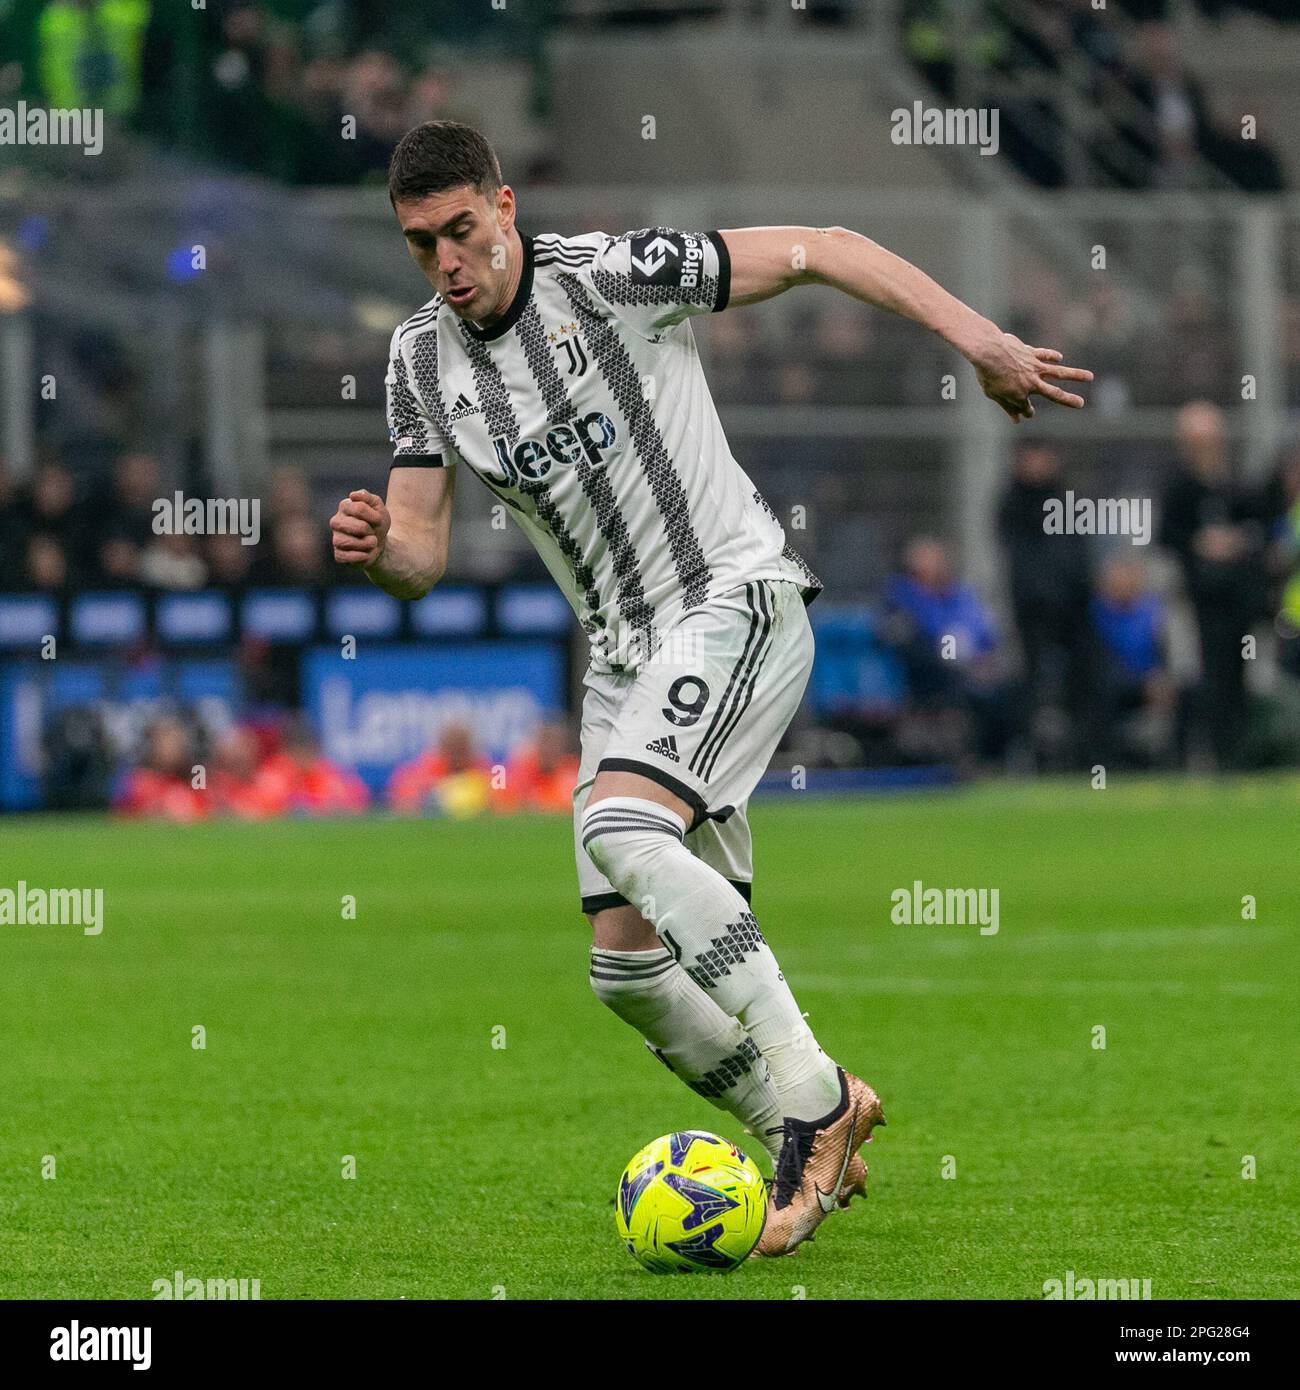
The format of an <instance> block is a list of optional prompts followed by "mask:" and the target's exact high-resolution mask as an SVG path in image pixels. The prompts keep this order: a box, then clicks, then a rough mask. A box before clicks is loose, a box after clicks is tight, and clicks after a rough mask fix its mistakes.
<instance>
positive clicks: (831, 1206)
mask: <svg viewBox="0 0 1300 1390" xmlns="http://www.w3.org/2000/svg"><path fill="white" fill-rule="evenodd" d="M857 1119H858V1107H857V1105H856V1104H855V1105H854V1107H853V1114H852V1116H851V1117H850V1122H849V1137H848V1139H847V1141H846V1142H845V1145H844V1162H843V1163H841V1164H840V1175H839V1177H838V1178H836V1179H835V1186H834V1187H832V1188H831V1190H830V1192H829V1194H828V1193H825V1192H823V1191H822V1190H821V1188H820V1187H818V1186H817V1184H816V1183H815V1182H814V1183H813V1191H814V1192H815V1193H816V1194H817V1205H818V1206H819V1207H821V1209H822V1215H823V1216H829V1215H830V1214H831V1212H833V1211H834V1210H835V1207H836V1204H837V1203H838V1201H839V1197H840V1188H841V1187H843V1186H844V1174H845V1173H847V1172H848V1171H849V1160H850V1159H852V1157H853V1136H854V1134H856V1133H857Z"/></svg>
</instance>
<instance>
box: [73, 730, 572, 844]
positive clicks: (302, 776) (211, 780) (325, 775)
mask: <svg viewBox="0 0 1300 1390" xmlns="http://www.w3.org/2000/svg"><path fill="white" fill-rule="evenodd" d="M141 743H142V747H141V749H140V756H139V761H138V763H137V765H136V766H134V767H132V768H130V769H129V771H127V772H126V773H125V774H124V775H123V776H119V777H115V776H114V772H113V766H112V758H111V755H110V754H109V752H108V750H107V748H103V749H101V750H100V751H99V753H98V755H93V754H92V755H91V756H89V757H86V756H84V750H83V760H82V763H81V766H80V770H79V771H80V776H79V781H78V784H77V785H78V788H79V792H80V804H82V805H94V804H100V805H102V804H105V803H111V805H112V806H113V809H114V810H116V811H117V812H118V813H119V814H121V815H124V816H147V817H159V818H163V819H167V820H174V821H196V820H207V819H209V818H211V817H213V816H233V817H237V818H239V819H242V820H265V819H267V818H269V817H273V816H346V815H356V814H358V813H359V812H362V811H365V810H367V809H369V808H370V807H371V806H372V798H371V796H370V793H369V791H368V790H367V788H366V785H365V783H364V782H362V780H361V779H360V778H359V777H358V776H357V775H356V773H355V772H354V771H352V770H351V769H349V768H347V767H344V766H342V765H341V764H339V763H337V762H334V761H332V760H331V759H330V758H328V757H326V756H325V754H324V753H322V751H321V749H320V746H319V744H318V742H317V740H316V738H315V736H314V734H313V733H312V731H311V729H310V728H309V726H308V725H307V724H306V722H305V721H303V720H301V719H295V720H291V721H289V722H288V723H283V722H280V723H276V722H263V723H248V724H237V725H235V726H233V727H232V728H230V729H228V730H226V731H225V732H224V733H223V734H221V735H220V736H219V737H218V738H216V739H215V740H213V741H212V742H211V745H210V746H204V743H203V739H202V735H201V733H200V730H199V729H198V727H197V726H196V725H194V724H192V723H191V722H190V721H187V720H185V719H183V718H180V717H177V716H175V715H167V716H163V717H160V718H158V719H156V720H155V721H154V722H153V723H151V724H150V725H149V726H148V727H147V728H146V729H145V731H144V733H143V736H142V740H141ZM577 780H578V761H577V759H576V758H575V757H574V756H573V755H572V753H571V752H570V751H569V743H568V732H567V730H566V729H565V727H564V726H563V725H562V724H542V725H539V727H538V729H537V731H536V733H535V734H534V736H533V737H532V738H531V739H529V740H527V741H526V742H525V743H523V744H521V745H519V746H518V747H516V748H515V749H514V750H513V751H512V753H511V755H510V757H509V758H508V759H506V761H505V762H502V763H497V764H493V763H491V762H489V761H488V759H487V758H485V757H483V756H482V755H481V754H480V753H479V752H478V751H477V749H476V747H475V744H474V738H473V734H472V731H471V730H470V729H469V728H467V727H466V726H464V725H461V724H455V723H449V724H446V725H444V727H443V728H442V730H441V732H440V734H439V735H438V738H437V739H436V740H435V741H434V742H433V743H432V744H431V745H430V747H429V748H427V749H426V750H425V751H424V752H423V753H421V754H420V755H419V756H418V757H417V758H414V759H412V760H411V761H410V762H408V763H404V764H402V765H401V766H399V767H398V768H397V769H396V771H395V772H394V773H393V775H392V777H391V778H390V780H389V783H388V786H387V787H386V788H385V791H384V795H383V797H382V798H381V799H379V800H377V801H375V802H374V803H373V804H374V805H375V806H376V807H377V808H379V809H384V808H386V809H388V810H390V811H393V812H396V813H399V814H402V815H442V816H450V817H453V818H455V819H458V820H460V819H467V818H469V817H473V816H478V815H484V814H488V813H492V814H497V815H509V814H513V813H515V812H520V811H534V812H545V813H557V814H568V813H571V812H572V809H573V800H572V792H573V786H574V783H575V782H576V781H577ZM68 786H69V779H68V778H67V776H66V775H65V776H64V777H63V778H62V788H63V790H62V795H63V796H64V798H65V799H66V797H67V794H68Z"/></svg>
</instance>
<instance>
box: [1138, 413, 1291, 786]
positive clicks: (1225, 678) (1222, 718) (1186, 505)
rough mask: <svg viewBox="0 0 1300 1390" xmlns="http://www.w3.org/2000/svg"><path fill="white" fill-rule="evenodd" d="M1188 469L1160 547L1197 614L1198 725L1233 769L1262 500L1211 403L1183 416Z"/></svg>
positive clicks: (1256, 612)
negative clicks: (1168, 553) (1234, 466)
mask: <svg viewBox="0 0 1300 1390" xmlns="http://www.w3.org/2000/svg"><path fill="white" fill-rule="evenodd" d="M1178 449H1179V453H1180V455H1181V467H1180V468H1179V470H1178V472H1177V474H1176V475H1175V477H1174V478H1173V481H1172V482H1171V483H1170V484H1169V487H1168V489H1167V491H1166V492H1165V496H1164V505H1163V508H1162V516H1161V523H1160V542H1161V544H1162V545H1165V546H1168V547H1169V549H1170V550H1172V551H1173V553H1174V555H1175V556H1176V557H1177V558H1178V562H1179V565H1180V566H1181V568H1182V574H1183V585H1184V587H1185V589H1186V591H1187V597H1188V599H1189V600H1190V601H1191V604H1192V607H1193V609H1194V610H1195V612H1196V626H1197V630H1198V632H1199V634H1200V645H1201V684H1200V689H1199V692H1198V699H1197V704H1196V717H1195V719H1194V721H1193V726H1194V728H1195V729H1197V730H1198V731H1199V732H1200V733H1201V734H1202V735H1203V736H1204V738H1205V740H1206V742H1207V743H1208V746H1209V750H1210V751H1211V753H1212V754H1213V757H1214V760H1215V762H1216V764H1217V765H1218V766H1219V767H1220V768H1228V767H1231V766H1232V765H1233V764H1234V762H1235V760H1236V758H1237V756H1238V753H1239V752H1240V746H1241V740H1242V734H1243V732H1244V727H1245V717H1246V677H1245V664H1244V661H1243V650H1242V639H1243V638H1244V637H1245V636H1246V635H1247V634H1248V633H1249V631H1250V628H1251V626H1252V624H1253V623H1254V622H1255V621H1256V619H1258V618H1259V617H1261V616H1262V615H1263V613H1264V611H1265V608H1266V603H1267V578H1266V570H1265V564H1264V551H1265V548H1266V546H1267V540H1268V536H1267V529H1266V527H1265V525H1264V524H1263V516H1262V513H1263V509H1264V505H1265V504H1264V501H1263V498H1262V496H1261V495H1260V494H1259V493H1258V492H1256V491H1252V490H1251V489H1249V488H1246V487H1244V486H1242V485H1241V484H1239V483H1238V482H1237V481H1236V480H1235V479H1234V478H1233V476H1232V471H1231V468H1230V465H1229V461H1228V449H1227V441H1226V439H1225V436H1224V421H1223V413H1222V412H1221V411H1220V410H1219V408H1218V407H1217V406H1214V405H1211V404H1210V403H1209V402H1208V401H1194V402H1192V403H1191V404H1190V405H1185V406H1184V407H1183V408H1182V410H1181V411H1180V412H1179V415H1178Z"/></svg>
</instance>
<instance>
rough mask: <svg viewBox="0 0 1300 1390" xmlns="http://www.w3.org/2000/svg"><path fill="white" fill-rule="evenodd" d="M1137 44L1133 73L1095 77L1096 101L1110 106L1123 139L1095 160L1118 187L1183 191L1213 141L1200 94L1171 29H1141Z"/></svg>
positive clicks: (1164, 26)
mask: <svg viewBox="0 0 1300 1390" xmlns="http://www.w3.org/2000/svg"><path fill="white" fill-rule="evenodd" d="M1138 41H1139V42H1138V53H1137V55H1136V63H1135V65H1134V67H1133V68H1132V69H1130V70H1128V71H1126V72H1124V73H1123V74H1102V75H1100V76H1099V87H1098V93H1099V97H1100V99H1101V101H1102V102H1103V103H1104V104H1109V105H1111V106H1112V107H1113V110H1114V112H1115V115H1116V121H1115V125H1116V129H1117V130H1118V131H1120V132H1121V135H1122V140H1121V142H1120V147H1118V148H1115V147H1108V146H1102V147H1098V148H1097V149H1096V150H1095V155H1096V157H1097V160H1098V163H1099V164H1100V165H1101V166H1102V169H1103V170H1104V172H1105V173H1106V175H1107V176H1108V178H1109V179H1110V180H1112V181H1113V182H1115V183H1117V184H1119V186H1120V187H1123V188H1144V187H1150V186H1152V185H1158V186H1162V187H1175V188H1182V187H1187V186H1189V185H1191V184H1194V183H1196V182H1197V177H1196V167H1197V161H1198V159H1199V157H1200V156H1201V155H1202V154H1204V152H1205V151H1206V149H1207V148H1208V147H1209V145H1210V144H1211V142H1212V138H1213V131H1212V125H1211V121H1210V115H1209V109H1208V107H1207V105H1206V102H1205V97H1204V94H1203V92H1202V90H1201V86H1200V83H1199V82H1197V81H1196V79H1195V78H1193V77H1192V76H1191V74H1190V73H1189V72H1188V71H1187V69H1186V68H1185V67H1184V66H1183V63H1182V60H1181V58H1180V57H1179V55H1178V47H1177V36H1176V35H1175V33H1174V31H1173V29H1172V28H1171V27H1170V26H1169V25H1167V24H1159V23H1149V24H1143V25H1141V26H1140V28H1139V30H1138ZM1112 85H1113V90H1111V87H1112ZM1108 92H1109V95H1108ZM1125 98H1127V99H1125Z"/></svg>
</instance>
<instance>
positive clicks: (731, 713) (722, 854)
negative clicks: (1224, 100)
mask: <svg viewBox="0 0 1300 1390" xmlns="http://www.w3.org/2000/svg"><path fill="white" fill-rule="evenodd" d="M812 664H813V634H812V627H811V626H810V624H809V622H808V614H807V611H806V609H805V606H804V602H803V596H802V594H801V593H800V590H799V587H798V586H797V585H796V584H794V583H791V582H789V581H787V580H781V579H754V580H750V581H749V582H748V583H747V584H743V585H741V586H740V587H739V588H736V589H733V590H731V591H729V592H728V593H725V594H720V595H718V597H716V598H714V599H711V600H710V601H709V602H708V603H706V604H703V605H702V606H701V607H699V608H693V609H691V610H690V612H689V613H685V614H683V615H682V617H681V618H680V619H679V620H678V621H677V623H676V624H675V625H674V626H673V627H672V628H671V629H669V631H668V632H666V633H665V634H664V635H663V638H662V641H661V643H660V647H659V650H658V651H657V652H656V654H655V656H654V657H653V658H652V659H650V660H649V661H647V662H646V663H645V664H644V665H643V666H642V667H641V668H640V670H638V671H620V672H613V673H610V674H606V673H604V672H599V671H592V670H590V669H589V670H588V671H587V674H586V677H585V678H584V680H583V686H584V688H585V689H586V692H587V693H586V695H585V696H584V698H583V702H582V763H581V767H580V770H579V772H578V784H577V786H576V787H574V789H573V841H574V851H575V854H576V856H577V862H578V887H579V891H580V892H581V894H582V910H583V912H598V911H600V910H601V909H602V908H606V907H617V906H620V905H622V904H624V903H626V902H627V899H626V898H624V897H623V896H622V895H621V894H620V893H618V892H616V891H615V889H614V887H613V885H612V884H611V883H610V882H609V880H608V879H607V878H606V877H605V876H604V875H603V874H602V873H601V872H600V870H599V869H598V868H597V867H596V866H595V864H593V863H592V862H591V859H590V857H589V856H588V855H587V852H586V851H585V850H584V849H583V847H582V834H581V827H582V813H583V811H584V810H585V809H586V804H587V794H588V792H589V791H590V790H591V784H592V782H594V781H595V778H596V774H597V772H601V771H606V770H610V771H624V772H636V773H639V774H640V775H641V776H643V777H648V778H650V780H651V781H653V782H658V783H659V785H660V786H662V787H666V788H667V789H668V790H669V791H671V792H673V793H674V794H675V795H676V796H679V797H681V799H682V800H683V801H685V802H686V803H687V805H688V806H690V807H691V808H692V809H693V810H694V812H695V816H694V821H693V823H692V825H691V826H689V827H688V829H687V835H686V846H687V848H688V849H689V850H691V852H692V853H693V854H696V855H698V856H699V858H700V859H702V860H703V861H704V862H705V863H706V864H708V865H709V866H710V867H711V868H714V869H717V871H718V872H719V873H720V874H722V875H723V877H724V878H727V879H730V880H731V882H732V883H733V884H734V885H735V887H736V888H737V889H738V890H739V891H740V893H741V894H742V895H743V896H744V898H745V901H746V902H748V901H749V898H750V889H751V884H752V881H753V877H754V860H753V848H752V845H751V842H750V834H749V822H748V820H747V818H746V815H745V808H746V803H747V802H748V800H749V796H750V793H751V792H752V791H753V790H754V787H755V786H756V785H757V783H758V779H759V778H760V777H761V776H762V775H763V773H764V772H766V771H767V767H768V764H769V763H770V762H771V759H772V754H773V753H774V752H775V751H776V747H777V744H779V743H780V741H781V736H782V734H784V733H785V731H786V728H787V727H788V725H789V723H790V721H791V720H792V719H793V718H794V716H795V712H796V710H798V708H799V702H800V701H801V700H802V699H803V693H804V688H805V687H806V686H807V684H808V677H809V676H810V675H811V674H812Z"/></svg>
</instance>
